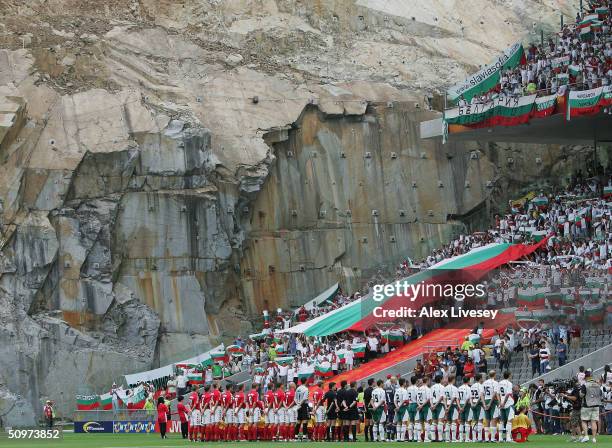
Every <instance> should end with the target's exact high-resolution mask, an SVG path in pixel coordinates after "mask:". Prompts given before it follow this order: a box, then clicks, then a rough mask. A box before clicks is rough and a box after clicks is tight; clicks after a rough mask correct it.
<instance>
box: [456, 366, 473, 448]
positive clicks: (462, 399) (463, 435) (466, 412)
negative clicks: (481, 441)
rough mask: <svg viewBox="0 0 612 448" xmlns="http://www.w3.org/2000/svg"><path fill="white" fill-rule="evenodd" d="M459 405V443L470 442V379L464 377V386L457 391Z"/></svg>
mask: <svg viewBox="0 0 612 448" xmlns="http://www.w3.org/2000/svg"><path fill="white" fill-rule="evenodd" d="M457 394H458V399H457V402H458V404H459V442H470V441H471V439H470V418H471V416H470V414H471V407H470V397H471V391H470V379H469V378H468V377H467V376H464V377H463V384H462V385H461V386H459V389H458V390H457Z"/></svg>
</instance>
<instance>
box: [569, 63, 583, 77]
mask: <svg viewBox="0 0 612 448" xmlns="http://www.w3.org/2000/svg"><path fill="white" fill-rule="evenodd" d="M567 71H568V72H569V74H570V75H572V76H573V77H574V78H575V77H576V76H578V75H579V74H580V72H581V71H582V70H581V69H580V66H579V65H573V64H572V65H570V66H569V67H567Z"/></svg>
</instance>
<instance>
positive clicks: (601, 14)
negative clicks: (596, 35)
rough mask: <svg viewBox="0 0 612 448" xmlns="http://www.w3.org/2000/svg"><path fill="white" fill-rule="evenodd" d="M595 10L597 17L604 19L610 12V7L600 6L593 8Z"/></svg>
mask: <svg viewBox="0 0 612 448" xmlns="http://www.w3.org/2000/svg"><path fill="white" fill-rule="evenodd" d="M595 12H596V13H597V17H598V18H599V19H605V18H606V17H607V15H608V14H610V9H609V8H607V7H605V6H602V7H601V8H595Z"/></svg>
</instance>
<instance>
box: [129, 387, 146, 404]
mask: <svg viewBox="0 0 612 448" xmlns="http://www.w3.org/2000/svg"><path fill="white" fill-rule="evenodd" d="M146 398H147V396H146V394H145V390H144V387H142V386H138V387H137V388H136V389H132V394H131V395H130V396H128V397H127V404H129V405H131V407H132V409H142V408H144V405H145V401H146Z"/></svg>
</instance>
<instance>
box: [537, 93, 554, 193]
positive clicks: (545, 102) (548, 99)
mask: <svg viewBox="0 0 612 448" xmlns="http://www.w3.org/2000/svg"><path fill="white" fill-rule="evenodd" d="M556 105H557V95H548V96H543V97H540V98H536V100H535V109H534V111H533V116H534V117H536V118H541V117H548V116H549V115H552V114H554V113H555V107H556ZM547 202H548V201H547Z"/></svg>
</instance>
